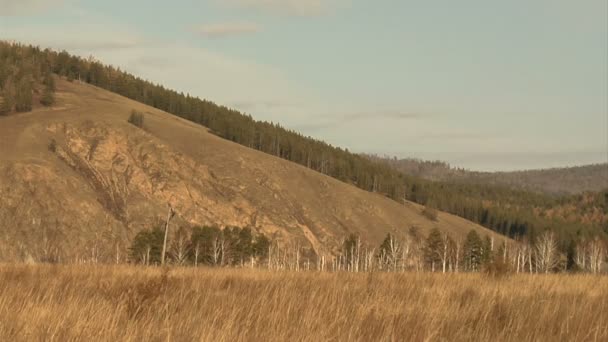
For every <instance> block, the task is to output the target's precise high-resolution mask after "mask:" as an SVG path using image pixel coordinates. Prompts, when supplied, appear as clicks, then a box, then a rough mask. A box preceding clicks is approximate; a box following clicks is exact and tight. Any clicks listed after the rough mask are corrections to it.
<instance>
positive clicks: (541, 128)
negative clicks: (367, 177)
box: [0, 0, 608, 171]
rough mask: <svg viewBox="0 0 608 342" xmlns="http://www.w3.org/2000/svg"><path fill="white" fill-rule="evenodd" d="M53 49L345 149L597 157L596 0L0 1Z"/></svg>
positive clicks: (607, 107)
mask: <svg viewBox="0 0 608 342" xmlns="http://www.w3.org/2000/svg"><path fill="white" fill-rule="evenodd" d="M0 39H2V40H17V41H20V42H24V43H32V44H36V45H40V46H42V47H51V48H54V49H65V50H67V51H69V52H71V53H75V54H78V55H81V56H89V55H92V56H95V57H96V58H97V59H99V60H101V61H102V62H104V63H107V64H112V65H115V66H118V67H121V68H122V69H124V70H126V71H128V72H131V73H133V74H136V75H138V76H141V77H143V78H146V79H148V80H151V81H153V82H155V83H160V84H163V85H165V86H168V87H170V88H173V89H176V90H179V91H183V92H185V93H189V94H191V95H194V96H198V97H201V98H206V99H209V100H212V101H214V102H216V103H218V104H222V105H226V106H229V107H232V108H235V109H238V110H241V111H243V112H245V113H248V114H251V115H252V116H253V117H254V118H256V119H260V120H267V121H273V122H279V123H281V125H283V126H284V127H287V128H290V129H294V130H297V131H299V132H301V133H303V134H306V135H310V136H312V137H315V138H318V139H321V140H325V141H327V142H329V143H331V144H333V145H337V146H341V147H345V148H348V149H349V150H351V151H353V152H362V153H377V154H381V155H389V156H396V157H399V158H408V157H412V158H421V159H430V160H443V161H447V162H449V163H450V164H452V165H453V166H457V167H464V168H468V169H472V170H484V171H496V170H518V169H534V168H550V167H560V166H571V165H580V164H588V163H599V162H607V161H608V1H606V0H578V1H572V0H510V1H492V0H460V1H453V0H443V1H439V0H418V1H413V0H374V1H372V0H208V1H194V0H172V1H155V0H147V1H137V0H134V1H124V0H123V1H117V0H104V1H92V0H63V1H62V0H0Z"/></svg>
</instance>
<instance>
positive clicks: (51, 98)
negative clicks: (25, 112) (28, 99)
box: [40, 85, 55, 107]
mask: <svg viewBox="0 0 608 342" xmlns="http://www.w3.org/2000/svg"><path fill="white" fill-rule="evenodd" d="M40 103H41V104H42V105H43V106H47V107H50V106H52V105H53V104H55V93H54V91H53V90H52V87H50V86H48V85H47V86H46V87H44V92H43V93H42V97H41V98H40Z"/></svg>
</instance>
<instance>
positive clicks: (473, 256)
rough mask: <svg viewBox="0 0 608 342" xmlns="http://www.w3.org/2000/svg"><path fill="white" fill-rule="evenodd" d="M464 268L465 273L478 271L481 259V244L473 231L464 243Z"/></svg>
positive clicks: (477, 235)
mask: <svg viewBox="0 0 608 342" xmlns="http://www.w3.org/2000/svg"><path fill="white" fill-rule="evenodd" d="M463 249H464V266H465V269H466V270H467V271H473V272H475V271H479V270H480V268H481V263H482V259H483V242H482V241H481V238H480V237H479V234H477V232H476V231H475V230H473V229H471V231H470V232H469V233H468V234H467V237H466V239H465V241H464V248H463Z"/></svg>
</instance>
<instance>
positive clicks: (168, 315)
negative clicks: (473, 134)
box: [0, 264, 608, 341]
mask: <svg viewBox="0 0 608 342" xmlns="http://www.w3.org/2000/svg"><path fill="white" fill-rule="evenodd" d="M0 340H2V341H447V340H449V341H607V340H608V278H607V277H595V276H589V275H581V276H569V275H547V276H530V275H518V276H509V277H505V278H500V279H495V278H490V277H487V276H484V275H483V274H448V275H442V274H428V273H427V274H415V273H409V274H386V273H370V274H352V273H333V274H332V273H306V272H302V273H287V272H285V273H271V272H265V271H255V270H236V269H220V270H214V269H202V268H199V269H193V268H188V269H186V268H184V269H167V270H163V269H160V268H143V267H142V268H137V267H129V266H115V267H111V266H103V267H99V266H95V267H93V266H55V265H32V266H28V265H9V264H6V265H0Z"/></svg>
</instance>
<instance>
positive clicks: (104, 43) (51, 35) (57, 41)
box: [0, 24, 144, 54]
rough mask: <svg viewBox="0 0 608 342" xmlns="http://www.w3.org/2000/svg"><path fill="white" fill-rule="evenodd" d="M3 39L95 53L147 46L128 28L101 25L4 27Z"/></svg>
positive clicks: (0, 27) (2, 28)
mask: <svg viewBox="0 0 608 342" xmlns="http://www.w3.org/2000/svg"><path fill="white" fill-rule="evenodd" d="M0 29H1V30H2V39H7V40H15V41H19V42H22V43H26V44H34V45H40V46H41V47H43V48H45V47H49V48H53V49H57V50H62V49H65V50H70V51H78V52H81V53H86V54H89V53H93V52H97V51H103V50H124V49H130V48H134V47H136V46H140V45H144V39H143V38H141V36H139V35H137V34H134V33H132V32H130V31H128V30H125V29H108V28H106V27H105V26H102V25H98V24H96V25H93V24H91V25H88V26H86V27H82V26H75V25H66V26H65V27H60V28H59V27H56V28H47V29H45V30H44V32H42V31H41V30H40V29H37V28H34V27H27V28H25V27H19V28H17V27H6V28H4V27H2V25H0Z"/></svg>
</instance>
